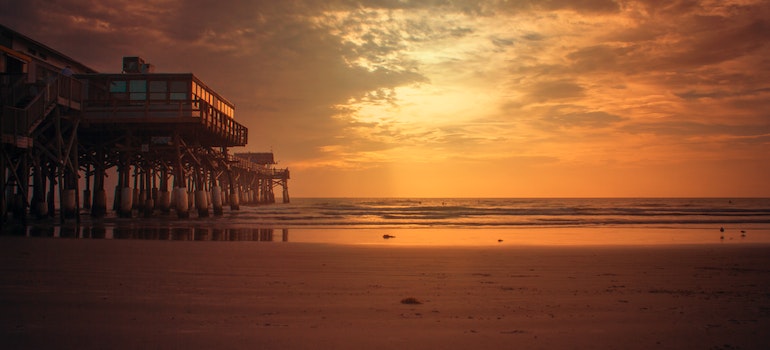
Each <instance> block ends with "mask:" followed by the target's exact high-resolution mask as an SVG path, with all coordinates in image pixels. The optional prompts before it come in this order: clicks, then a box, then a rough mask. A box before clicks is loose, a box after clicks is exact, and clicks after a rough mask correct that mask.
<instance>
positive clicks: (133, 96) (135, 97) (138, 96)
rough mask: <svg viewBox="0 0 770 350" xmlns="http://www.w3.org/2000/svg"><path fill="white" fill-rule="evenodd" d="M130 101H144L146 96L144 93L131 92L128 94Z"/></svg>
mask: <svg viewBox="0 0 770 350" xmlns="http://www.w3.org/2000/svg"><path fill="white" fill-rule="evenodd" d="M129 98H130V99H131V100H146V99H147V94H146V93H144V92H132V93H130V94H129Z"/></svg>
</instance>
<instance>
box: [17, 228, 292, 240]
mask: <svg viewBox="0 0 770 350" xmlns="http://www.w3.org/2000/svg"><path fill="white" fill-rule="evenodd" d="M7 234H13V235H19V236H28V237H51V238H53V237H56V238H81V239H138V240H155V241H220V242H225V241H231V242H238V241H242V242H275V241H278V240H280V241H281V242H288V241H289V230H288V229H274V228H212V227H182V226H130V225H129V226H112V225H110V226H105V225H94V226H90V225H62V226H53V225H42V226H41V225H31V226H29V227H18V228H17V229H16V230H15V231H12V232H7Z"/></svg>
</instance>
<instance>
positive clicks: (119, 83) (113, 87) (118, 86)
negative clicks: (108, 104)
mask: <svg viewBox="0 0 770 350" xmlns="http://www.w3.org/2000/svg"><path fill="white" fill-rule="evenodd" d="M110 92H126V81H125V80H113V81H112V82H111V83H110Z"/></svg>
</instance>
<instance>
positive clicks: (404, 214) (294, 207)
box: [238, 198, 770, 227]
mask: <svg viewBox="0 0 770 350" xmlns="http://www.w3.org/2000/svg"><path fill="white" fill-rule="evenodd" d="M242 220H247V221H254V222H260V223H262V224H267V225H270V226H276V227H288V226H291V227H293V226H297V227H308V226H324V227H325V226H355V227H527V226H529V227H558V226H579V227H584V226H600V225H647V226H650V225H653V226H659V225H755V224H770V198H740V199H724V198H590V199H580V198H534V199H516V198H478V199H468V198H454V199H447V198H443V199H435V198H432V199H431V198H425V199H403V198H401V199H382V198H370V199H367V198H355V199H350V198H301V199H296V200H294V201H293V202H292V203H291V204H288V205H286V204H278V205H273V206H259V207H252V208H249V209H247V210H245V211H243V212H242V213H239V217H238V221H242Z"/></svg>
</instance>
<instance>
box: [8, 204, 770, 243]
mask: <svg viewBox="0 0 770 350" xmlns="http://www.w3.org/2000/svg"><path fill="white" fill-rule="evenodd" d="M82 217H83V220H82V222H81V224H80V225H77V226H73V225H71V224H66V225H58V224H53V225H50V224H33V225H30V226H29V227H26V228H24V229H23V231H22V232H17V233H16V235H26V236H35V237H38V236H42V237H74V238H106V239H151V240H196V241H197V240H200V241H269V242H276V241H281V242H318V243H344V244H383V243H387V244H417V245H436V244H453V245H476V244H499V243H510V242H514V243H519V244H549V245H550V244H570V243H573V244H609V243H612V242H615V243H621V244H655V243H704V242H741V243H746V242H754V243H756V242H759V243H770V198H733V199H727V198H582V199H581V198H475V199H473V198H296V199H293V200H292V203H288V204H283V203H277V204H272V205H259V206H245V205H244V206H241V209H240V210H238V211H231V210H230V209H229V208H227V207H226V208H225V210H224V215H223V216H216V217H215V216H211V217H208V218H197V217H195V214H194V212H193V214H192V215H191V217H190V218H188V219H179V218H177V216H176V215H175V214H174V213H173V212H172V213H171V214H170V215H165V216H164V215H157V214H156V215H155V216H153V217H152V218H139V217H137V218H133V219H123V218H116V217H114V216H108V217H107V218H104V219H98V220H97V219H91V218H90V217H88V215H87V214H85V215H83V216H82ZM4 231H5V230H4ZM389 236H395V237H396V238H395V239H390V238H386V237H389Z"/></svg>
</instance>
